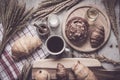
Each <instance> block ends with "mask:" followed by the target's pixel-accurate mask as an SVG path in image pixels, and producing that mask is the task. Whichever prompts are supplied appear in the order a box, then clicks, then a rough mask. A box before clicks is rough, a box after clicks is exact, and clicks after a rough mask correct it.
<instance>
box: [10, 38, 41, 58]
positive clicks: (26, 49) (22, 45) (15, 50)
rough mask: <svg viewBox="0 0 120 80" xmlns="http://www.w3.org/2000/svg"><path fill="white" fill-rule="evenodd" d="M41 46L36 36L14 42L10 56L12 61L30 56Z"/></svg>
mask: <svg viewBox="0 0 120 80" xmlns="http://www.w3.org/2000/svg"><path fill="white" fill-rule="evenodd" d="M41 44H42V42H41V40H40V39H39V38H38V37H37V36H23V37H21V38H20V39H18V40H16V41H15V42H14V43H13V46H12V55H13V58H14V59H19V58H21V57H23V56H27V55H30V54H31V53H32V52H33V51H34V50H35V49H36V48H37V47H40V45H41Z"/></svg>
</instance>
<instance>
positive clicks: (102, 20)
mask: <svg viewBox="0 0 120 80" xmlns="http://www.w3.org/2000/svg"><path fill="white" fill-rule="evenodd" d="M91 7H94V6H79V5H77V6H75V7H73V8H72V9H71V10H69V11H68V12H67V14H66V15H65V18H64V20H65V21H63V27H62V33H63V37H64V39H65V41H66V42H67V43H68V45H70V46H71V47H72V48H73V49H75V50H78V51H80V52H93V51H96V50H98V49H100V48H101V47H102V46H103V45H104V44H105V43H106V42H107V40H108V38H109V36H110V31H111V27H110V21H109V19H108V16H107V15H106V13H105V12H104V11H102V10H101V9H100V8H98V7H95V8H97V9H98V11H99V16H98V18H97V21H96V24H98V25H103V26H104V29H105V39H104V42H103V43H102V44H101V45H100V46H99V47H97V48H92V47H91V45H90V40H89V38H88V39H87V41H86V43H85V44H83V45H82V46H75V45H74V44H72V43H71V42H70V41H69V39H68V38H67V37H66V34H65V27H66V23H67V22H68V20H70V19H71V18H72V17H76V16H78V17H82V18H84V17H85V14H86V11H87V10H88V9H89V8H91ZM90 28H92V27H90Z"/></svg>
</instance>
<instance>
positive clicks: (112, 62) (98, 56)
mask: <svg viewBox="0 0 120 80" xmlns="http://www.w3.org/2000/svg"><path fill="white" fill-rule="evenodd" d="M81 57H82V58H93V59H97V60H99V61H100V62H106V63H111V64H113V65H115V66H116V65H120V62H116V61H114V60H112V59H109V58H107V57H105V56H103V55H98V54H94V55H91V54H83V55H82V56H81Z"/></svg>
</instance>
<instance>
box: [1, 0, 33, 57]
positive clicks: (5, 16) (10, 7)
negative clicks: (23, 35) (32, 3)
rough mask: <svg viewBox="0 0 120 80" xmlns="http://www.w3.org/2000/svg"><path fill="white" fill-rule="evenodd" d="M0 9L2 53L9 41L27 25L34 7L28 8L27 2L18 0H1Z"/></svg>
mask: <svg viewBox="0 0 120 80" xmlns="http://www.w3.org/2000/svg"><path fill="white" fill-rule="evenodd" d="M0 10H1V12H0V14H1V20H2V25H3V38H2V42H1V44H0V55H1V54H2V52H3V50H4V48H5V46H6V44H7V42H8V41H9V40H10V39H11V38H12V37H13V36H14V34H15V33H16V32H17V31H19V30H21V29H23V28H24V27H25V26H26V24H27V22H28V21H29V18H30V16H31V15H32V9H30V10H26V4H25V3H23V4H20V3H19V2H18V1H17V0H0Z"/></svg>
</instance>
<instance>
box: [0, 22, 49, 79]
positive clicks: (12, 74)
mask: <svg viewBox="0 0 120 80" xmlns="http://www.w3.org/2000/svg"><path fill="white" fill-rule="evenodd" d="M2 35H3V27H2V24H0V41H1V40H2ZM24 35H32V36H35V35H37V33H36V29H35V27H33V26H32V25H29V26H28V27H26V28H25V29H24V30H23V31H20V32H18V33H16V35H15V36H14V37H13V38H11V40H10V41H9V42H8V44H7V45H6V48H5V50H4V52H3V54H2V56H1V59H0V80H16V79H17V78H18V76H19V75H20V73H21V70H22V67H23V65H24V63H25V62H30V61H34V60H36V59H41V58H45V57H46V56H48V53H47V52H46V49H45V47H44V45H42V46H41V49H39V50H36V51H35V52H33V54H32V55H31V56H30V57H27V58H25V59H23V60H20V61H19V62H15V61H14V60H13V59H12V57H11V46H12V45H13V42H14V41H15V40H17V39H19V38H20V37H22V36H24Z"/></svg>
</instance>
